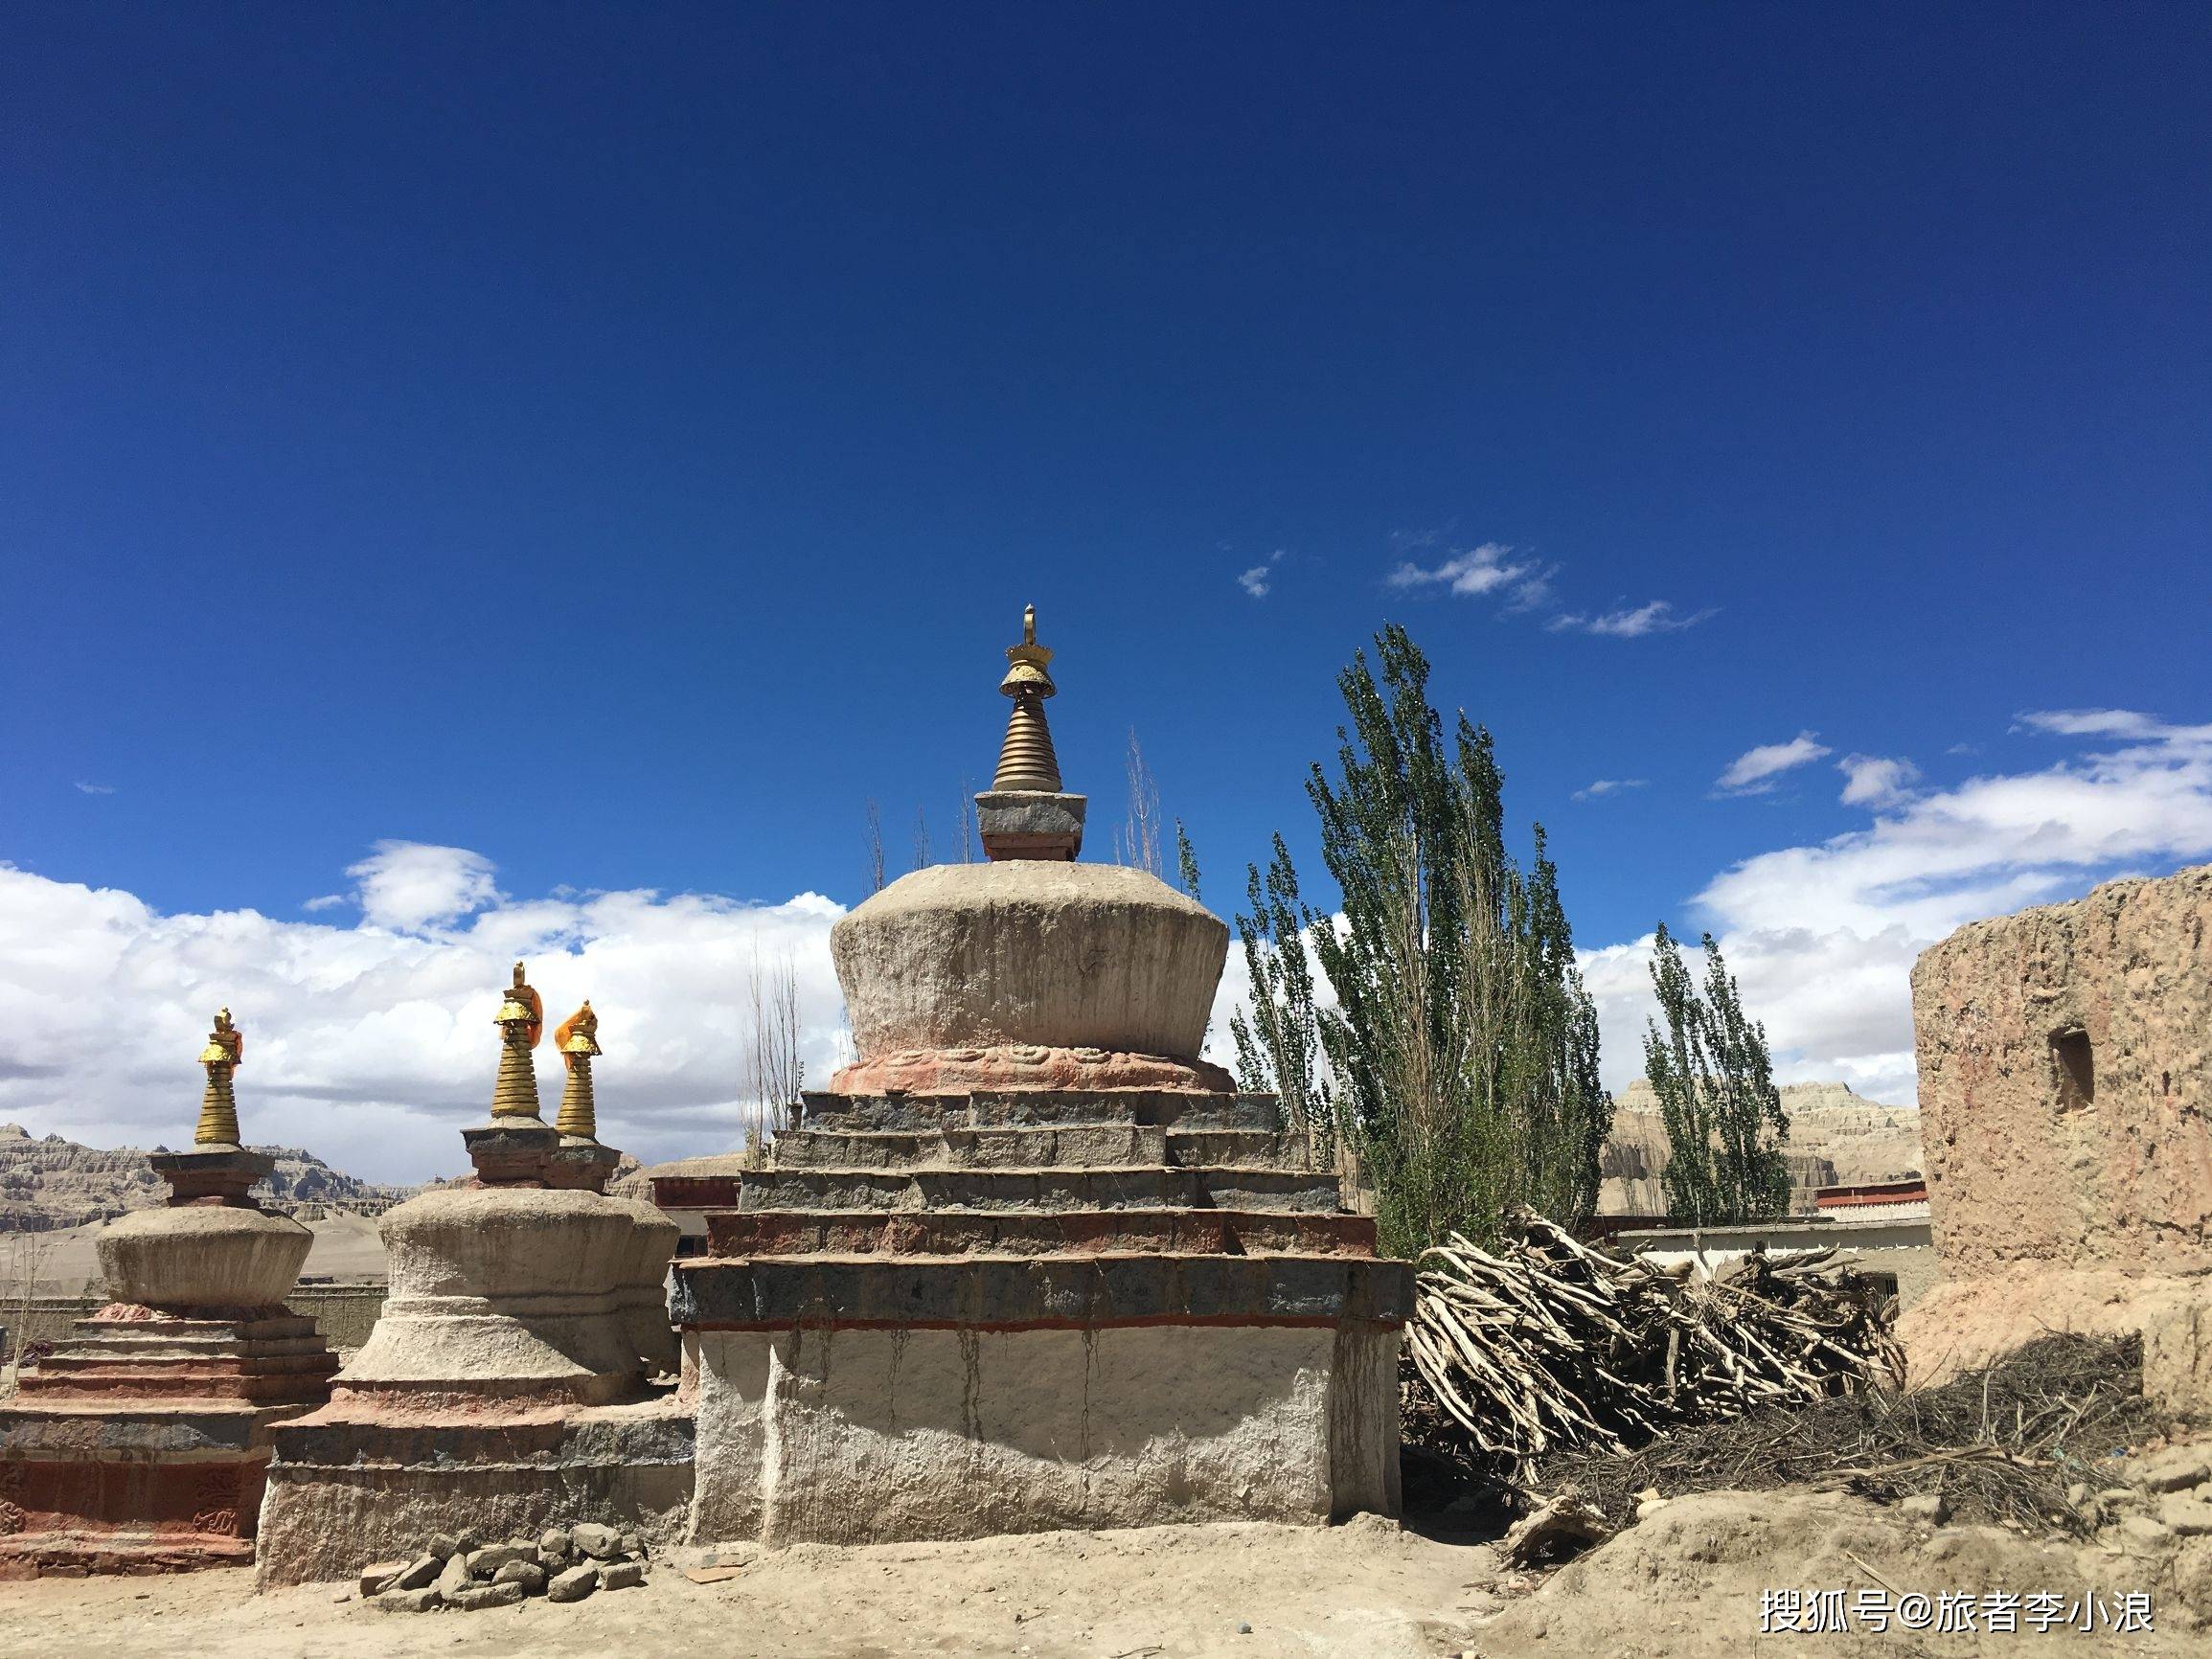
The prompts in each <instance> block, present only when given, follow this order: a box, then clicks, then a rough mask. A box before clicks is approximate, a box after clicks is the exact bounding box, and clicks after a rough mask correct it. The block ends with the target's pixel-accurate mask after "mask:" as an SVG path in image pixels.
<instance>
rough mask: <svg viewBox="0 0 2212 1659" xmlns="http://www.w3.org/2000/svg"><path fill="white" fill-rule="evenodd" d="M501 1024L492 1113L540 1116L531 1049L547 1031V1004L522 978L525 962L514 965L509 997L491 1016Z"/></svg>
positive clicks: (535, 1070)
mask: <svg viewBox="0 0 2212 1659" xmlns="http://www.w3.org/2000/svg"><path fill="white" fill-rule="evenodd" d="M491 1018H492V1022H493V1023H494V1024H495V1025H497V1026H498V1027H499V1044H500V1047H499V1080H498V1081H497V1082H495V1083H493V1084H492V1085H491V1115H492V1116H493V1117H495V1118H535V1117H536V1116H537V1067H536V1064H534V1063H533V1062H532V1060H531V1058H530V1051H531V1050H532V1049H534V1048H536V1046H537V1039H538V1038H539V1037H540V1036H542V1035H543V1034H544V1033H545V1003H544V1000H543V999H542V998H540V997H539V996H538V994H537V992H536V991H535V990H533V989H530V986H529V983H528V982H527V981H525V980H524V979H523V977H522V964H520V963H519V962H518V963H516V964H515V965H514V983H513V985H512V986H510V987H509V988H508V990H507V1000H506V1001H504V1002H502V1003H501V1004H500V1005H499V1011H498V1012H497V1013H495V1014H493V1015H492V1016H491Z"/></svg>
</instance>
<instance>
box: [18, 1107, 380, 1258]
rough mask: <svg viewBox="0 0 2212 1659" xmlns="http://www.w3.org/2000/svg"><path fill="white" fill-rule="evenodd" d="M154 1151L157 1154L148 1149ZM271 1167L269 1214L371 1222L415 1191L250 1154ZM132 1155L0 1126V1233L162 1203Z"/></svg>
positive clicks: (156, 1182)
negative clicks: (345, 1215)
mask: <svg viewBox="0 0 2212 1659" xmlns="http://www.w3.org/2000/svg"><path fill="white" fill-rule="evenodd" d="M154 1149H155V1150H156V1151H161V1150H165V1149H166V1148H158V1147H157V1148H154ZM253 1150H255V1151H257V1152H263V1153H266V1154H267V1155H268V1156H269V1157H272V1158H274V1159H275V1160H276V1161H277V1167H276V1169H275V1170H274V1171H273V1172H272V1173H271V1174H270V1175H269V1177H268V1179H266V1180H264V1181H262V1183H261V1184H260V1185H259V1186H257V1187H256V1188H255V1189H254V1194H255V1196H256V1197H258V1198H260V1199H261V1200H262V1202H263V1203H265V1204H267V1205H269V1207H270V1208H272V1209H277V1210H292V1209H296V1208H299V1207H301V1206H304V1205H318V1204H319V1205H322V1206H324V1207H325V1208H327V1209H332V1210H355V1211H360V1212H362V1213H364V1214H372V1215H373V1214H375V1213H376V1212H378V1211H381V1210H383V1209H386V1208H388V1207H389V1206H390V1205H392V1204H394V1203H397V1202H399V1200H400V1199H402V1198H406V1197H408V1196H410V1195H411V1194H413V1193H416V1192H418V1191H420V1189H419V1188H415V1187H382V1186H378V1185H376V1183H374V1182H370V1181H363V1180H361V1179H359V1178H358V1177H356V1176H353V1175H349V1174H347V1173H345V1172H344V1171H343V1170H333V1169H331V1166H330V1165H328V1164H326V1163H324V1162H323V1161H322V1159H320V1158H318V1157H316V1156H315V1155H314V1154H313V1153H312V1152H308V1151H306V1150H303V1149H302V1148H298V1147H256V1148H253ZM147 1156H148V1154H147V1153H146V1152H144V1151H142V1150H140V1149H139V1148H136V1147H117V1148H114V1149H113V1150H103V1149H102V1148H98V1147H84V1146H80V1145H79V1144H78V1143H77V1142H75V1141H70V1140H64V1139H63V1138H62V1137H61V1136H59V1135H46V1136H34V1135H33V1134H32V1133H31V1132H30V1131H29V1130H28V1129H26V1128H24V1127H23V1125H20V1124H0V1233H49V1232H56V1231H58V1230H60V1229H62V1228H65V1227H76V1226H80V1225H82V1224H83V1223H85V1222H87V1221H105V1220H110V1219H112V1218H113V1217H115V1216H123V1215H127V1214H128V1213H129V1212H131V1211H133V1210H150V1209H153V1208H155V1207H156V1206H158V1205H160V1204H161V1203H163V1202H164V1201H165V1200H166V1199H167V1198H168V1195H169V1189H168V1188H167V1187H166V1186H164V1185H163V1183H162V1179H161V1177H160V1176H158V1175H156V1174H155V1173H154V1172H153V1167H152V1166H151V1165H150V1164H148V1162H147Z"/></svg>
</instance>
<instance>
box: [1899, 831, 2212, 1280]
mask: <svg viewBox="0 0 2212 1659" xmlns="http://www.w3.org/2000/svg"><path fill="white" fill-rule="evenodd" d="M1912 1004H1913V1023H1914V1027H1915V1032H1916V1041H1917V1046H1918V1050H1919V1060H1920V1104H1921V1115H1922V1120H1923V1129H1924V1133H1925V1137H1926V1141H1927V1148H1926V1149H1927V1159H1928V1178H1929V1191H1930V1194H1931V1197H1932V1199H1933V1205H1934V1213H1935V1243H1936V1251H1937V1254H1938V1256H1939V1257H1940V1258H1941V1260H1942V1261H1943V1262H1944V1264H1945V1267H1946V1269H1947V1270H1948V1271H1950V1272H1954V1273H1966V1274H1971V1273H1979V1272H1987V1271H1990V1270H1993V1269H1995V1268H1998V1267H2001V1266H2005V1265H2008V1264H2013V1263H2019V1262H2028V1261H2037V1262H2050V1263H2063V1264H2066V1265H2072V1266H2082V1267H2118V1268H2125V1269H2133V1270H2140V1271H2146V1272H2165V1273H2176V1272H2178V1273H2201V1272H2204V1271H2206V1270H2207V1269H2212V1133H2208V1132H2207V1128H2206V1125H2205V1112H2206V1109H2207V1106H2208V1105H2212V867H2203V868H2199V869H2195V870H2187V871H2183V872H2181V873H2180V874H2179V875H2173V876H2169V877H2167V878H2165V879H2164V880H2158V881H2115V882H2112V883H2110V884H2109V885H2107V886H2104V887H2100V888H2098V889H2097V890H2096V891H2095V892H2093V893H2091V894H2090V895H2089V896H2088V897H2087V898H2083V899H2079V900H2077V901H2075V902H2074V903H2071V904H2057V905H2050V906H2047V907H2044V908H2041V909H2036V910H2028V911H2023V912H2021V913H2020V914H2019V915H2018V916H2009V917H2002V918H1999V919H1997V920H1992V921H1977V922H1974V923H1973V924H1972V925H1971V926H1967V927H1963V928H1961V929H1959V931H1958V932H1956V933H1954V934H1952V935H1951V936H1950V938H1949V939H1947V940H1945V941H1944V942H1943V943H1941V944H1939V945H1937V946H1935V947H1934V948H1933V949H1931V950H1929V951H1928V952H1927V954H1926V955H1924V956H1922V957H1921V959H1920V961H1919V963H1918V964H1917V965H1916V966H1915V967H1914V969H1913V974H1912Z"/></svg>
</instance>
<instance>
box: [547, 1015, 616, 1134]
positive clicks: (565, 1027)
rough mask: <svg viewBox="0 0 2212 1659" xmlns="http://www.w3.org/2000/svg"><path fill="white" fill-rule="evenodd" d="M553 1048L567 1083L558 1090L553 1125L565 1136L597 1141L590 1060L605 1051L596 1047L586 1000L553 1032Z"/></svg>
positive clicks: (596, 1033)
mask: <svg viewBox="0 0 2212 1659" xmlns="http://www.w3.org/2000/svg"><path fill="white" fill-rule="evenodd" d="M553 1046H554V1048H555V1050H556V1051H557V1052H558V1053H559V1056H560V1059H561V1063H562V1064H563V1065H565V1066H566V1067H568V1082H567V1085H566V1086H565V1087H563V1088H562V1089H561V1091H560V1115H559V1117H557V1118H555V1119H554V1121H553V1126H554V1127H555V1128H557V1129H559V1131H560V1132H561V1133H562V1134H564V1135H570V1136H575V1137H578V1138H580V1139H582V1140H586V1141H596V1140H598V1139H599V1111H598V1107H597V1104H596V1103H595V1102H594V1101H593V1100H592V1094H591V1060H592V1057H593V1056H594V1055H597V1054H601V1053H603V1052H604V1051H603V1050H602V1049H601V1048H600V1046H599V1015H598V1014H596V1013H594V1012H593V1011H592V1009H591V1003H590V1000H589V999H588V998H587V999H586V1000H585V1002H584V1005H583V1006H582V1008H580V1009H578V1010H577V1011H575V1012H574V1013H572V1014H570V1015H569V1016H568V1017H567V1018H566V1019H564V1020H562V1021H561V1022H560V1024H559V1027H558V1028H557V1029H556V1030H555V1031H554V1034H553Z"/></svg>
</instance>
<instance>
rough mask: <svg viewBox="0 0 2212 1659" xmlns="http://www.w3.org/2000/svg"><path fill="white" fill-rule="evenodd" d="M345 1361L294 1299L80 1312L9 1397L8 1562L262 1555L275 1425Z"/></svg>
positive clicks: (128, 1566) (141, 1562)
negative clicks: (226, 1306)
mask: <svg viewBox="0 0 2212 1659" xmlns="http://www.w3.org/2000/svg"><path fill="white" fill-rule="evenodd" d="M337 1366H338V1361H337V1356H336V1355H335V1354H333V1353H331V1351H330V1349H329V1347H328V1346H327V1345H326V1344H325V1343H324V1341H323V1339H322V1337H321V1336H319V1335H318V1334H317V1333H316V1330H315V1323H314V1321H313V1320H311V1319H303V1318H300V1317H299V1316H297V1315H295V1314H293V1313H291V1312H290V1311H288V1310H287V1309H285V1308H284V1307H265V1308H259V1309H246V1310H240V1311H238V1312H235V1313H224V1312H220V1311H218V1310H215V1309H199V1310H195V1311H194V1312H189V1313H181V1314H180V1313H170V1312H163V1311H160V1310H158V1309H154V1308H149V1307H139V1306H134V1305H122V1304H118V1305H114V1306H111V1307H105V1308H103V1309H102V1310H101V1312H99V1313H98V1314H96V1315H94V1316H93V1317H92V1318H90V1319H82V1320H80V1321H78V1323H77V1326H76V1332H75V1336H74V1338H73V1340H71V1341H70V1342H68V1343H67V1344H65V1345H63V1346H62V1347H60V1348H58V1349H57V1350H56V1351H55V1352H54V1353H53V1354H52V1355H50V1356H49V1357H48V1358H47V1359H45V1360H44V1361H43V1362H42V1363H41V1364H40V1365H39V1366H38V1367H37V1369H35V1370H34V1371H28V1372H25V1373H24V1374H23V1376H22V1378H21V1382H20V1388H19V1392H18V1394H17V1395H16V1398H14V1399H13V1400H11V1402H10V1405H9V1409H7V1410H6V1411H5V1412H0V1578H16V1577H28V1576H32V1575H35V1574H38V1573H52V1572H103V1573H127V1572H157V1571H174V1570H178V1569H183V1568H191V1567H205V1566H237V1565H243V1564H247V1563H250V1562H251V1561H252V1560H253V1558H254V1529H255V1521H256V1518H257V1517H258V1516H259V1515H260V1513H261V1507H262V1486H263V1483H264V1480H265V1478H266V1471H267V1468H268V1462H269V1454H270V1449H271V1433H272V1431H273V1429H274V1427H275V1425H276V1424H277V1423H279V1422H281V1421H284V1420H287V1419H289V1418H294V1417H297V1416H299V1415H300V1414H301V1413H302V1412H303V1411H306V1410H307V1409H308V1408H309V1407H310V1406H312V1405H315V1404H319V1403H320V1402H321V1401H322V1400H323V1399H324V1398H326V1397H327V1396H328V1395H329V1393H330V1375H331V1372H333V1371H335V1370H336V1369H337Z"/></svg>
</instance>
